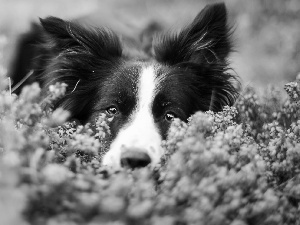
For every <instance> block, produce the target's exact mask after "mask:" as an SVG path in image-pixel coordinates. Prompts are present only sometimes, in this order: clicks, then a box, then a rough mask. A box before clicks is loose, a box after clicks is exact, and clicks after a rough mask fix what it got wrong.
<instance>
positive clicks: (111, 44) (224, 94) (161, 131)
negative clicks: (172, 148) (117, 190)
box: [41, 4, 237, 168]
mask: <svg viewBox="0 0 300 225" xmlns="http://www.w3.org/2000/svg"><path fill="white" fill-rule="evenodd" d="M41 24H42V26H43V28H44V31H45V34H46V35H45V43H44V46H43V47H44V49H45V51H46V52H47V54H46V57H47V59H46V61H47V64H46V66H45V67H44V68H43V74H44V76H45V77H46V79H47V80H48V81H49V83H55V82H64V83H66V84H67V85H68V88H67V94H66V96H65V97H63V98H62V99H61V100H60V101H59V102H57V105H56V106H62V107H64V108H65V109H67V110H69V111H70V112H71V113H72V116H73V117H74V118H76V119H78V120H80V121H82V122H84V123H85V122H88V121H90V120H91V118H94V117H95V116H96V115H97V114H99V113H106V114H107V116H109V117H111V118H112V122H111V123H110V129H111V132H112V143H111V146H110V150H109V151H108V152H107V153H106V155H105V156H104V158H103V164H105V165H109V166H113V167H115V168H118V167H121V166H129V167H132V168H135V167H142V166H146V165H148V164H151V165H155V164H156V163H158V162H159V160H160V157H161V156H162V154H163V151H162V149H161V146H160V145H161V141H162V140H163V139H165V138H166V136H167V132H168V129H169V126H170V123H171V122H172V120H173V119H174V118H179V119H181V120H183V121H187V119H188V117H189V116H191V114H193V113H195V112H196V111H199V110H201V111H206V110H213V111H219V110H221V109H222V107H223V106H224V105H232V104H233V102H234V100H235V98H236V96H237V91H236V88H235V87H234V84H233V83H232V81H233V80H234V79H235V78H234V77H233V76H232V75H230V74H229V73H228V72H227V71H228V69H229V67H228V61H227V57H228V54H229V53H230V51H231V42H230V28H229V27H228V24H227V15H226V8H225V5H224V4H215V5H209V6H207V7H206V8H204V9H203V10H202V11H201V12H200V13H199V14H198V15H197V16H196V18H195V19H194V21H193V22H192V23H191V24H190V25H188V26H187V27H185V28H184V29H183V30H181V32H179V33H178V34H164V35H160V36H156V38H154V40H153V45H152V47H153V49H152V51H151V52H153V57H152V58H151V59H150V60H144V59H142V58H139V57H129V56H128V55H125V54H124V53H123V52H122V45H121V43H120V41H119V38H118V36H116V35H115V34H114V33H113V32H111V31H109V30H106V29H97V28H94V29H87V28H85V27H82V26H81V25H78V24H77V23H73V22H66V21H63V20H61V19H58V18H54V17H49V18H46V19H43V20H41Z"/></svg>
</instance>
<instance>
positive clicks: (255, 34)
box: [0, 0, 300, 90]
mask: <svg viewBox="0 0 300 225" xmlns="http://www.w3.org/2000/svg"><path fill="white" fill-rule="evenodd" d="M213 2H216V1H213V0H182V1H179V0H98V1H97V0H88V1H87V0H51V1H41V0H0V45H1V46H2V49H0V51H1V52H2V58H1V64H3V65H4V66H5V67H8V66H9V64H10V62H11V58H12V56H13V52H14V49H15V47H16V42H17V40H18V37H19V35H20V34H22V33H24V32H26V31H28V29H29V28H30V25H31V23H32V22H33V21H38V17H42V18H43V17H46V16H49V15H52V16H58V17H61V18H63V19H79V20H82V21H87V22H88V23H91V24H93V25H96V26H101V25H102V26H106V27H111V28H112V29H113V30H114V31H115V32H117V33H123V34H126V35H131V36H138V35H139V34H140V32H141V31H142V30H143V29H145V28H146V27H147V25H148V24H149V23H151V22H157V23H159V24H160V25H161V26H162V27H164V28H166V29H167V30H170V29H171V30H175V31H176V30H178V29H180V28H181V27H183V26H184V25H186V24H188V23H189V22H191V21H192V20H193V18H194V17H195V16H196V15H197V13H198V12H199V11H200V10H201V9H202V8H203V7H204V6H205V5H206V4H208V3H213ZM225 3H226V5H227V8H228V15H229V21H230V22H231V23H232V24H233V25H234V27H235V33H234V40H235V42H234V43H235V49H236V52H235V53H233V54H232V56H231V61H232V67H233V68H234V70H235V72H236V73H237V74H238V75H239V76H240V77H241V81H242V84H243V86H254V87H256V88H259V89H262V90H263V89H265V88H266V86H267V85H269V84H275V85H276V86H282V85H283V84H284V83H286V82H287V81H292V80H294V78H295V77H296V75H297V74H298V72H300V0H250V1H249V0H225Z"/></svg>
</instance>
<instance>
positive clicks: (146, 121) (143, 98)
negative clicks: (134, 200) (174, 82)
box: [103, 66, 162, 167]
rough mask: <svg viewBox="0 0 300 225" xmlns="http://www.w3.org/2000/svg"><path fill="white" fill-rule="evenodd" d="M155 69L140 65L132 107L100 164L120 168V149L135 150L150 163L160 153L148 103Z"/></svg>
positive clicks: (158, 140)
mask: <svg viewBox="0 0 300 225" xmlns="http://www.w3.org/2000/svg"><path fill="white" fill-rule="evenodd" d="M155 77H156V75H155V70H154V68H153V66H148V67H146V68H143V69H142V71H141V73H140V77H139V84H138V96H137V106H136V110H135V111H134V112H133V114H132V115H131V117H130V120H129V122H128V124H126V125H125V126H124V127H123V128H122V129H121V130H120V131H119V133H118V135H117V137H116V138H115V140H114V141H113V142H112V144H111V147H110V150H109V152H108V153H107V154H106V155H105V156H104V158H103V165H108V166H112V167H120V160H121V152H122V151H126V150H133V149H134V150H139V151H143V152H145V153H147V154H148V155H149V156H150V158H151V163H152V165H155V164H157V163H158V162H159V160H160V157H161V155H162V149H161V140H162V139H161V136H160V134H159V130H158V129H157V127H156V126H155V122H154V118H153V114H152V104H153V99H154V94H155V87H156V82H155Z"/></svg>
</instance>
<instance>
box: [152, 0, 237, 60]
mask: <svg viewBox="0 0 300 225" xmlns="http://www.w3.org/2000/svg"><path fill="white" fill-rule="evenodd" d="M230 30H231V29H230V28H229V27H228V24H227V11H226V7H225V4H224V3H217V4H213V5H208V6H206V7H205V8H204V9H203V10H202V11H201V12H200V13H199V14H198V15H197V16H196V18H195V19H194V21H193V22H192V23H191V24H190V25H189V26H187V27H186V28H185V29H183V30H182V31H181V32H180V33H179V34H177V35H173V36H168V35H166V36H162V37H160V38H158V39H157V40H156V41H155V42H154V52H155V57H156V59H157V61H159V62H161V63H165V64H168V65H174V64H177V63H181V62H191V61H192V62H195V63H209V64H210V63H213V62H216V61H224V60H225V59H226V57H227V56H228V54H229V52H230V50H231V42H230Z"/></svg>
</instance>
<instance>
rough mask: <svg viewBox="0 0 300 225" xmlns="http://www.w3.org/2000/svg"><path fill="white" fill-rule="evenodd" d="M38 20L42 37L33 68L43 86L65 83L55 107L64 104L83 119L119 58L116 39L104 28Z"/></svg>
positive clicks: (56, 19)
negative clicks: (36, 60)
mask: <svg viewBox="0 0 300 225" xmlns="http://www.w3.org/2000/svg"><path fill="white" fill-rule="evenodd" d="M40 21H41V25H42V28H43V32H42V33H43V34H42V36H43V38H42V43H41V45H40V53H41V54H40V58H39V61H38V63H37V64H38V65H37V66H36V68H37V69H36V71H37V72H38V73H39V74H40V75H41V77H42V80H43V83H44V87H46V88H47V87H48V86H49V85H51V84H55V83H56V82H60V83H65V84H67V90H66V95H65V96H64V97H62V98H61V99H60V100H59V101H57V102H55V105H54V107H63V108H65V109H66V110H69V111H70V112H71V115H72V117H74V118H76V119H78V120H80V121H85V120H86V119H88V116H89V115H90V111H91V110H92V108H93V105H94V101H96V100H95V99H97V96H98V94H99V89H100V88H99V86H100V85H101V84H102V83H103V82H102V81H103V80H105V78H106V77H107V76H109V75H111V74H112V73H113V72H114V70H115V68H117V66H118V63H121V61H122V48H121V44H120V41H119V38H118V37H117V36H116V35H115V34H114V33H113V32H112V31H109V30H107V29H100V28H86V27H84V26H83V25H80V24H78V23H76V22H69V21H64V20H62V19H59V18H55V17H48V18H46V19H40Z"/></svg>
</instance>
